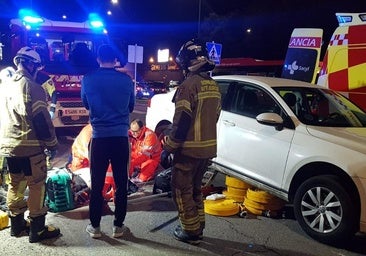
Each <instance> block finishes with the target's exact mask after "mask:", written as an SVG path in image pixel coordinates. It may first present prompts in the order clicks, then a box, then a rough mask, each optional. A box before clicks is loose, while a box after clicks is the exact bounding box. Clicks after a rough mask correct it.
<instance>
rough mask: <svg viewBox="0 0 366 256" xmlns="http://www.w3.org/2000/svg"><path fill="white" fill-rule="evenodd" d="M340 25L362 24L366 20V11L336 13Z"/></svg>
mask: <svg viewBox="0 0 366 256" xmlns="http://www.w3.org/2000/svg"><path fill="white" fill-rule="evenodd" d="M336 16H337V20H338V24H339V26H350V25H361V24H365V22H366V13H336Z"/></svg>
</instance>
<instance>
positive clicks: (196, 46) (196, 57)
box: [175, 39, 215, 71]
mask: <svg viewBox="0 0 366 256" xmlns="http://www.w3.org/2000/svg"><path fill="white" fill-rule="evenodd" d="M175 60H176V62H177V64H178V65H179V66H180V67H181V68H182V69H183V70H188V71H198V70H200V71H210V70H212V69H213V68H214V67H215V63H214V62H212V61H211V60H210V59H209V58H208V52H207V48H206V45H205V44H203V43H202V42H200V41H199V40H198V39H192V40H189V41H188V42H186V43H185V44H183V45H182V47H181V48H180V50H179V52H178V55H177V57H176V59H175Z"/></svg>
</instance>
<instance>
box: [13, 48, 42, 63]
mask: <svg viewBox="0 0 366 256" xmlns="http://www.w3.org/2000/svg"><path fill="white" fill-rule="evenodd" d="M21 60H23V61H29V62H33V63H34V64H37V65H41V64H42V60H41V57H40V56H39V54H38V53H37V52H36V51H35V50H33V49H32V48H31V47H29V46H25V47H23V48H21V49H20V50H19V51H18V52H17V54H16V55H15V57H14V60H13V61H14V64H15V65H17V64H18V63H19V62H20V61H21Z"/></svg>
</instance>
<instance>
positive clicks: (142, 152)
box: [129, 119, 162, 182]
mask: <svg viewBox="0 0 366 256" xmlns="http://www.w3.org/2000/svg"><path fill="white" fill-rule="evenodd" d="M129 137H130V143H131V162H130V171H129V175H130V178H131V181H132V182H145V181H149V180H152V179H153V178H154V175H155V172H156V169H157V168H158V165H159V163H160V155H161V151H162V146H161V142H160V141H159V139H158V137H157V135H156V134H155V132H153V131H152V130H150V129H149V128H147V127H146V126H144V124H143V122H142V121H141V120H139V119H135V120H133V121H132V122H131V124H130V130H129Z"/></svg>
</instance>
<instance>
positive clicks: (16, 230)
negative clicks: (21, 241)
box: [9, 213, 29, 236]
mask: <svg viewBox="0 0 366 256" xmlns="http://www.w3.org/2000/svg"><path fill="white" fill-rule="evenodd" d="M9 217H10V224H11V226H10V235H11V236H20V234H21V233H22V232H23V231H26V232H27V233H28V232H29V223H28V222H27V221H26V220H25V219H24V213H22V214H18V215H16V216H9Z"/></svg>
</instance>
